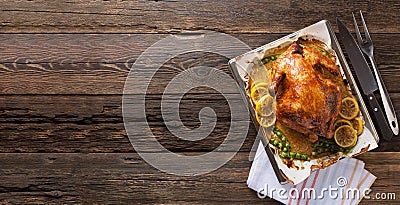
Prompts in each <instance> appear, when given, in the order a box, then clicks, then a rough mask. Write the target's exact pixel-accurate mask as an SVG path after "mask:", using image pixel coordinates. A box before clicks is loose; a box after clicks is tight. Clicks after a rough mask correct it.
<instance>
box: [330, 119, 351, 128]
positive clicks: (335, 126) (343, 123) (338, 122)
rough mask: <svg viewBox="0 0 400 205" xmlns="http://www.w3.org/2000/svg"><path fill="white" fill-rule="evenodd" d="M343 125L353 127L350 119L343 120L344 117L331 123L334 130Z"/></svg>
mask: <svg viewBox="0 0 400 205" xmlns="http://www.w3.org/2000/svg"><path fill="white" fill-rule="evenodd" d="M343 125H349V126H351V127H353V125H352V124H351V122H350V121H348V120H344V119H340V120H336V122H335V124H334V125H333V127H334V128H335V130H336V129H337V128H339V127H340V126H343Z"/></svg>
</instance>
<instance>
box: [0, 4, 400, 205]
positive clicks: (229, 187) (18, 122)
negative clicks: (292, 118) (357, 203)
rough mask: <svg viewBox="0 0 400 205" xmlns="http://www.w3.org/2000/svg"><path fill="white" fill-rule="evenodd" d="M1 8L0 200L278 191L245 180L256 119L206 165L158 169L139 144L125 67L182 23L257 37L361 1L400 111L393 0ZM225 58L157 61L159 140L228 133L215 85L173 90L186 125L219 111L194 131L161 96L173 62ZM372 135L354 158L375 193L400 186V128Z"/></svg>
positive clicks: (196, 149)
mask: <svg viewBox="0 0 400 205" xmlns="http://www.w3.org/2000/svg"><path fill="white" fill-rule="evenodd" d="M0 9H1V12H0V204H43V203H46V204H47V203H53V204H65V203H68V204H75V203H77V204H81V203H84V204H93V203H101V204H102V203H110V204H116V203H123V204H128V203H129V204H130V203H156V204H165V203H167V204H174V203H180V204H188V203H197V204H210V203H211V204H216V203H234V204H249V203H265V202H272V203H277V202H274V201H273V200H271V199H258V198H257V196H256V194H255V192H253V191H251V190H249V189H248V188H247V186H246V183H245V182H246V179H247V176H248V172H249V169H250V166H251V162H249V161H248V153H249V151H250V149H251V147H252V144H253V142H254V139H255V134H256V133H255V130H254V127H253V126H252V125H251V126H250V129H249V133H248V135H247V139H246V141H245V143H244V145H243V146H242V148H241V150H240V152H239V153H238V154H236V156H235V157H234V158H233V159H232V160H231V161H230V162H228V163H227V164H226V165H224V166H223V167H222V168H220V169H218V170H216V171H214V172H212V173H209V174H206V175H202V176H196V177H177V176H173V175H169V174H165V173H162V172H160V171H157V170H156V169H155V168H153V167H151V166H150V165H148V164H147V163H146V162H144V161H143V160H142V159H141V158H140V157H139V156H138V155H137V154H136V153H135V151H134V149H133V147H132V145H131V144H130V142H129V140H128V137H127V135H126V132H125V130H124V126H123V119H122V112H121V100H122V90H123V86H124V82H125V79H126V77H127V75H128V73H129V70H130V68H131V66H132V64H133V63H134V62H135V60H136V59H137V58H138V56H139V55H140V54H141V53H142V52H143V51H144V50H145V49H146V48H148V47H149V46H151V45H152V44H153V43H155V42H157V41H158V40H161V39H163V38H164V37H166V36H167V35H171V34H175V33H179V32H181V31H186V30H199V29H209V30H214V31H220V32H224V33H228V34H230V35H232V36H234V37H236V38H238V39H240V40H242V41H243V42H244V43H246V44H248V45H249V46H250V47H251V48H256V47H258V46H261V45H263V44H265V43H268V42H270V41H272V40H275V39H278V38H280V37H282V36H284V35H286V34H288V33H290V32H294V31H296V30H298V29H301V28H302V27H305V26H307V25H310V24H312V23H315V22H317V21H319V20H321V19H327V20H329V21H331V22H332V24H333V26H334V27H335V23H334V22H335V18H336V17H339V18H341V19H343V21H344V22H346V23H347V24H348V25H352V24H351V22H352V20H351V11H357V10H359V9H362V10H363V11H364V14H365V18H366V20H367V23H368V27H369V30H370V32H371V33H372V34H371V35H372V38H373V41H374V44H375V46H376V55H375V57H376V61H377V62H378V66H379V69H380V71H381V74H382V77H383V79H384V81H385V83H386V87H387V88H388V90H389V92H390V96H391V97H392V100H393V103H394V106H395V108H396V111H397V112H396V113H397V114H399V110H400V83H399V81H398V80H399V76H400V69H399V67H400V51H399V49H398V48H397V45H399V44H400V40H399V39H400V25H399V22H400V15H399V10H400V3H399V2H398V1H394V0H393V1H361V0H360V1H351V2H348V1H327V0H323V1H315V2H314V1H289V0H287V1H279V3H278V2H277V1H269V0H267V1H251V2H250V1H248V2H244V1H238V0H233V1H227V0H224V1H215V2H214V1H209V0H206V1H197V2H192V1H187V2H186V1H184V2H183V1H157V0H156V1H101V0H95V1H81V0H78V1H54V2H49V1H44V0H42V1H35V0H34V1H30V0H20V1H5V0H0ZM335 30H336V31H337V29H336V28H335ZM227 60H228V59H226V58H223V57H221V56H218V55H215V54H210V53H201V52H195V53H189V54H185V55H181V56H178V57H176V58H174V59H172V60H170V61H168V62H167V63H166V64H165V65H164V66H163V67H162V68H161V70H160V71H159V72H158V73H157V75H156V76H155V82H152V84H150V88H149V91H150V92H149V95H148V96H147V99H148V100H147V101H146V114H147V117H148V119H149V122H150V126H151V130H152V132H153V133H154V135H155V136H156V137H157V139H158V140H159V141H160V143H161V144H162V145H164V146H165V147H166V148H168V149H169V150H171V151H174V152H179V153H185V154H193V153H196V154H200V153H203V152H208V151H211V150H213V149H214V148H216V147H217V146H218V145H219V144H220V143H221V142H222V141H223V140H224V139H225V136H226V134H227V132H228V130H229V126H230V123H229V120H230V114H229V112H228V111H226V110H227V108H229V107H228V105H227V103H226V101H225V99H224V97H223V96H222V95H220V94H218V93H216V92H215V91H213V90H211V89H204V88H199V89H195V90H192V91H191V92H189V93H188V94H186V95H185V97H184V98H183V100H182V102H181V107H180V116H181V118H182V120H183V122H184V124H185V125H186V126H188V127H197V126H199V124H200V122H199V120H198V113H199V111H200V109H201V108H203V107H205V106H209V107H212V108H213V109H214V110H215V111H216V113H217V116H218V122H217V127H216V129H215V130H214V131H213V132H212V133H211V134H210V136H208V137H207V138H206V139H204V140H202V141H201V143H194V142H187V141H183V140H180V139H178V138H174V136H173V135H172V134H171V133H169V131H168V130H167V128H166V127H165V125H164V123H163V121H162V116H161V112H160V109H159V105H160V100H161V96H162V91H163V89H164V87H165V85H166V84H167V83H168V82H169V80H170V79H172V78H173V77H174V76H175V75H176V74H177V73H178V72H179V71H180V70H182V69H187V68H189V67H192V66H198V65H206V66H212V67H215V68H218V69H221V70H223V71H226V72H227V73H229V71H228V69H227ZM398 116H399V115H398ZM379 146H380V147H379V148H378V149H376V150H374V151H373V152H370V153H366V154H363V155H361V156H360V157H358V158H359V159H362V160H364V161H365V163H366V168H367V169H368V170H369V171H370V172H372V173H373V174H374V175H376V176H377V177H378V179H377V180H376V182H375V183H374V185H373V186H372V189H373V193H379V192H386V193H388V192H394V193H396V195H397V196H396V198H399V197H400V187H399V186H400V178H399V177H398V175H397V172H398V171H399V170H400V164H399V163H400V155H399V152H400V139H399V138H397V139H395V140H393V141H392V142H384V141H382V142H381V143H380V145H379ZM362 203H363V204H367V203H375V204H379V203H388V204H390V203H393V204H396V203H399V199H397V200H391V201H379V200H372V199H370V200H363V201H362Z"/></svg>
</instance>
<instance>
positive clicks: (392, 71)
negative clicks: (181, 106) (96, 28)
mask: <svg viewBox="0 0 400 205" xmlns="http://www.w3.org/2000/svg"><path fill="white" fill-rule="evenodd" d="M284 35H285V34H240V35H234V36H235V37H237V38H238V39H240V40H242V41H243V42H244V43H246V44H248V45H249V46H250V47H252V48H256V47H259V46H261V45H263V44H266V43H268V42H271V41H273V40H276V39H278V38H280V37H282V36H284ZM163 37H165V35H144V34H133V35H130V34H58V35H55V34H34V35H33V34H19V35H14V34H2V35H0V41H1V42H2V43H1V44H0V76H1V79H2V81H1V84H0V94H91V95H92V94H121V93H122V91H123V87H124V82H125V80H126V77H127V76H128V73H129V71H130V68H131V67H132V64H133V63H134V62H135V60H136V59H137V58H138V56H139V55H140V54H141V53H142V52H143V51H144V50H145V49H146V48H148V47H149V46H151V45H152V44H153V43H155V42H157V41H158V40H160V39H162V38H163ZM373 37H374V44H375V45H376V51H375V52H376V55H375V56H376V61H377V62H378V66H379V68H380V70H381V73H382V77H383V80H384V81H385V83H386V87H387V88H388V90H389V91H390V92H400V87H399V86H398V84H397V78H396V77H397V76H400V69H399V67H400V52H399V51H398V49H396V48H395V45H398V44H400V34H378V35H374V36H373ZM227 49H231V48H229V47H227ZM232 49H233V48H232ZM227 61H228V59H227V58H224V57H221V56H219V55H216V54H210V53H202V52H194V53H187V54H183V55H180V56H178V57H176V58H173V59H171V60H170V61H168V62H167V63H165V64H164V66H163V67H162V68H161V69H160V70H159V73H157V74H156V75H155V76H154V81H155V82H157V83H153V84H151V85H150V91H151V93H154V94H157V93H158V94H160V93H163V91H164V87H165V85H166V84H167V83H168V82H169V81H170V80H171V79H172V78H173V77H174V76H175V75H176V74H178V73H179V72H181V71H182V70H185V69H187V68H189V67H193V66H210V67H214V68H217V69H221V70H222V71H224V72H227V73H230V72H229V71H228V66H227ZM143 72H145V71H143ZM17 82H18V83H17ZM200 91H201V90H200Z"/></svg>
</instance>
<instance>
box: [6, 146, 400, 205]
mask: <svg viewBox="0 0 400 205" xmlns="http://www.w3.org/2000/svg"><path fill="white" fill-rule="evenodd" d="M399 157H400V155H399V154H397V153H390V152H385V153H366V154H363V155H362V156H361V157H360V159H361V160H364V161H365V162H366V168H367V169H368V170H369V171H371V172H372V173H373V174H375V175H376V176H377V177H378V179H377V180H376V181H375V183H374V184H373V186H372V190H373V192H372V193H371V194H370V196H372V194H375V193H388V192H394V193H396V195H397V196H398V194H400V193H399V190H400V187H399V184H400V181H399V180H400V178H399V177H396V176H397V171H398V167H399V166H400V158H399ZM0 164H1V165H2V166H1V167H0V184H1V185H0V203H2V204H6V203H10V204H14V203H17V204H18V203H24V204H26V203H35V204H38V203H58V204H59V203H89V204H93V203H110V204H111V203H112V204H115V203H125V204H126V203H153V204H154V203H157V204H159V203H163V204H165V203H185V204H188V203H190V204H191V203H196V204H198V203H201V204H203V203H213V204H214V203H217V204H219V203H223V202H230V203H240V204H249V203H252V204H253V203H257V204H259V203H260V204H261V203H266V202H273V200H271V199H268V198H267V199H259V198H257V196H256V193H255V192H254V191H251V190H250V189H248V188H247V185H246V180H247V176H248V172H249V169H250V166H251V162H249V161H248V160H247V153H245V152H240V153H238V154H236V155H235V157H234V158H233V159H232V160H231V161H229V162H228V163H227V164H226V165H224V166H223V167H221V168H220V169H218V170H216V171H213V172H211V173H208V174H205V175H200V176H193V177H179V176H174V175H170V174H166V173H162V172H160V171H158V170H156V169H155V168H153V167H151V166H150V165H148V164H147V163H145V162H144V161H143V160H142V159H141V158H140V157H139V156H138V155H137V154H134V153H126V154H113V153H107V154H98V153H97V154H94V153H91V154H55V153H49V154H40V153H36V154H15V153H9V154H7V153H4V154H0ZM398 200H399V199H398V197H397V198H396V200H393V201H390V200H388V201H379V200H365V199H364V200H363V201H362V203H363V204H367V203H368V204H370V203H372V204H379V203H382V202H385V203H395V202H397V203H398ZM274 204H277V203H276V202H275V203H274Z"/></svg>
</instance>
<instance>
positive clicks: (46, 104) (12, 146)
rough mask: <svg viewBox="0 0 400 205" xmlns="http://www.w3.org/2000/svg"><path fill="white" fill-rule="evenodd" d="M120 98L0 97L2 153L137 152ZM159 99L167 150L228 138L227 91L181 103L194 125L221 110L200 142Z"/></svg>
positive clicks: (158, 129) (151, 114) (396, 97)
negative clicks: (179, 133)
mask: <svg viewBox="0 0 400 205" xmlns="http://www.w3.org/2000/svg"><path fill="white" fill-rule="evenodd" d="M194 92H195V91H194ZM391 97H392V100H393V103H394V105H395V106H396V107H395V108H396V110H399V109H400V107H399V105H400V94H399V93H392V94H391ZM240 100H241V98H240V97H238V101H240ZM121 102H122V96H120V95H104V96H80V95H78V96H70V95H61V96H57V95H34V96H30V95H23V96H21V95H3V96H0V133H2V137H0V152H84V153H87V152H132V151H134V150H133V148H132V145H131V144H130V143H129V139H128V136H127V134H126V131H125V127H124V124H123V117H122V109H121ZM160 103H161V96H159V95H154V96H151V97H149V98H148V100H147V101H146V114H147V120H148V122H149V127H150V128H151V131H152V133H153V134H154V136H156V138H157V139H158V140H159V142H160V143H161V144H162V145H163V146H165V147H166V148H167V149H169V150H171V151H174V152H179V151H195V152H199V151H211V150H213V149H215V148H216V147H217V146H218V145H219V144H220V143H221V142H222V141H223V140H224V139H225V138H226V135H227V133H228V131H229V128H230V120H231V118H230V112H229V105H228V104H227V102H226V100H225V98H224V97H223V96H222V95H220V94H217V93H207V94H200V93H197V94H194V93H192V94H187V95H185V96H184V98H183V99H182V101H181V103H180V110H179V112H180V117H181V120H182V121H183V123H184V125H186V126H187V127H189V128H192V129H196V128H197V127H198V126H199V125H200V121H199V118H198V116H199V112H200V110H201V109H202V108H204V107H210V108H212V109H213V110H214V111H215V112H216V114H217V117H218V119H217V120H218V122H217V125H216V127H215V129H214V131H213V132H212V133H211V134H210V135H209V136H208V137H207V138H206V139H205V140H202V141H201V143H199V142H190V141H186V140H182V139H179V138H177V137H175V136H174V135H173V134H172V133H171V132H170V131H169V130H168V129H167V128H166V126H165V124H164V122H163V117H162V114H161V109H160ZM397 114H398V116H399V112H397ZM232 120H237V119H232ZM239 120H240V119H239ZM249 124H250V127H249V131H248V133H247V136H246V135H244V136H243V135H238V136H237V139H240V137H247V138H246V140H245V142H244V144H243V146H242V149H241V150H242V151H247V152H248V151H250V150H251V148H252V146H253V143H254V140H255V137H256V131H255V128H254V127H253V124H252V123H251V122H249ZM379 146H380V147H379V148H378V149H376V150H375V151H400V139H399V138H394V140H393V141H391V142H386V141H383V140H382V141H381V142H380V144H379Z"/></svg>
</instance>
